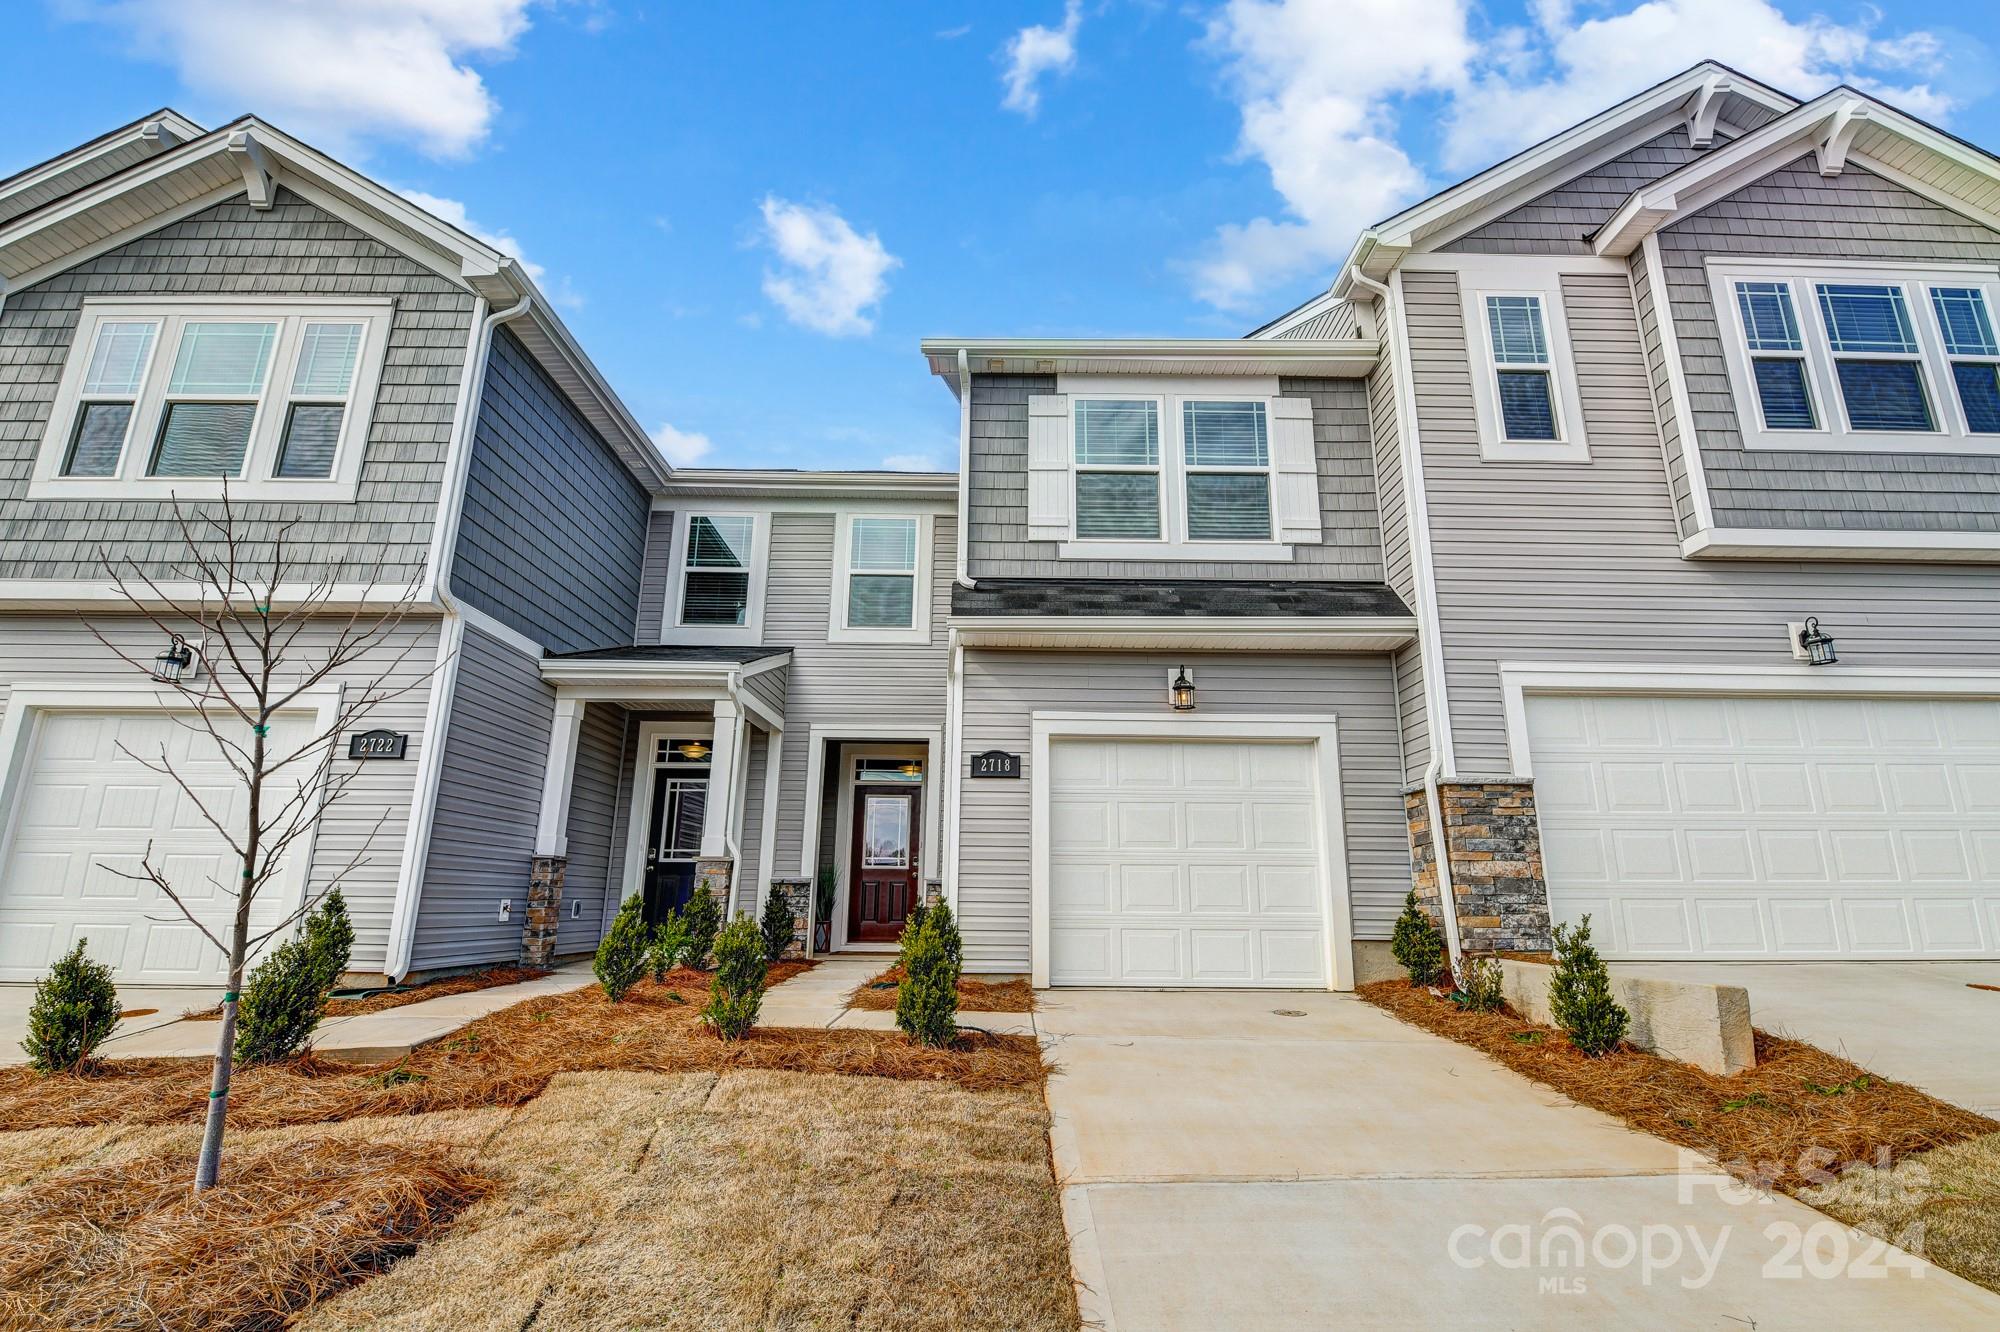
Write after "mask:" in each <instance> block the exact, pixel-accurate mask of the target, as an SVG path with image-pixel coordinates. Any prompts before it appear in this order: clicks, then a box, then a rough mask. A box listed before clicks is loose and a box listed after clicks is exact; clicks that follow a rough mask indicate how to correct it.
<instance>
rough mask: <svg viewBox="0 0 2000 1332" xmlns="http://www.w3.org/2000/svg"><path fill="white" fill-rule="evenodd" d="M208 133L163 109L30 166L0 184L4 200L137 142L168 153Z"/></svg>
mask: <svg viewBox="0 0 2000 1332" xmlns="http://www.w3.org/2000/svg"><path fill="white" fill-rule="evenodd" d="M206 133H208V131H207V130H205V129H203V128H202V127H201V126H199V125H197V124H195V123H194V122H193V121H192V120H189V119H188V118H187V117H185V116H183V115H181V114H180V113H179V112H178V111H175V110H173V109H172V108H171V107H162V108H161V109H160V110H159V111H158V112H157V113H155V114H153V115H150V116H147V117H146V118H145V119H143V120H135V121H133V122H132V123H131V124H130V125H127V126H125V127H123V128H122V129H116V130H113V131H112V132H111V133H109V134H105V135H102V136H100V137H98V138H95V139H92V140H91V141H90V142H88V143H85V144H79V145H78V146H77V147H75V148H72V149H70V150H69V151H68V152H66V153H63V154H62V155H61V156H59V157H52V158H50V159H49V160H48V161H46V162H42V163H39V164H37V165H35V166H31V167H29V168H28V169H27V170H25V171H22V172H20V173H18V174H17V175H14V176H12V177H9V178H8V179H6V180H4V181H0V200H6V199H11V198H13V197H14V196H15V195H17V194H19V193H21V192H22V191H23V190H31V189H33V188H34V187H35V186H37V185H41V184H43V183H45V182H47V181H51V180H54V179H55V178H56V177H58V176H61V175H62V174H64V173H65V172H69V171H74V170H76V169H77V168H78V167H80V166H83V165H85V164H86V163H89V162H93V161H95V160H96V159H98V158H100V157H102V156H104V155H105V154H106V153H110V152H116V151H117V150H118V149H120V148H124V147H126V146H128V145H130V144H133V143H139V142H142V141H148V140H150V141H152V142H155V143H157V144H158V145H159V147H158V149H156V150H155V151H158V152H164V151H166V150H167V149H168V148H172V147H173V146H175V145H176V144H180V143H185V142H186V141H188V140H189V139H198V138H200V137H201V136H202V135H204V134H206Z"/></svg>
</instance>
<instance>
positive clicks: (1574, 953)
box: [1549, 916, 1632, 1059]
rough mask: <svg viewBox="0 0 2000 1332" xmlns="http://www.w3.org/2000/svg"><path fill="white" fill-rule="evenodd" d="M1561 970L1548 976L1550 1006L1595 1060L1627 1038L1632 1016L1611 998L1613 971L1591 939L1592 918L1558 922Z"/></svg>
mask: <svg viewBox="0 0 2000 1332" xmlns="http://www.w3.org/2000/svg"><path fill="white" fill-rule="evenodd" d="M1555 937H1556V969H1555V975H1554V976H1552V977H1550V978H1549V1008H1550V1009H1551V1010H1552V1011H1553V1012H1554V1014H1555V1019H1556V1025H1557V1026H1559V1027H1561V1028H1562V1029H1563V1030H1564V1031H1566V1032H1568V1033H1569V1043H1570V1044H1571V1045H1573V1046H1575V1047H1576V1048H1577V1049H1579V1050H1581V1051H1583V1053H1585V1054H1587V1055H1589V1056H1590V1057H1591V1058H1592V1059H1595V1058H1597V1057H1598V1056H1599V1055H1606V1054H1610V1053H1611V1052H1612V1051H1613V1050H1616V1049H1617V1048H1618V1042H1620V1041H1622V1040H1624V1039H1625V1032H1626V1031H1627V1030H1628V1029H1629V1028H1630V1027H1631V1025H1632V1015H1631V1014H1630V1013H1627V1012H1626V1011H1625V1010H1624V1008H1622V1007H1621V1006H1620V1005H1619V1003H1618V1001H1617V1000H1616V999H1614V998H1612V997H1611V971H1610V969H1609V968H1608V967H1606V966H1605V965H1604V959H1603V958H1601V957H1599V956H1598V955H1597V949H1596V947H1595V946H1594V945H1592V943H1591V942H1590V917H1589V916H1585V917H1584V918H1583V919H1582V920H1581V921H1580V922H1578V923H1577V925H1576V926H1575V927H1574V928H1571V927H1570V926H1568V925H1557V926H1556V928H1555Z"/></svg>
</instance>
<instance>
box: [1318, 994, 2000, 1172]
mask: <svg viewBox="0 0 2000 1332" xmlns="http://www.w3.org/2000/svg"><path fill="white" fill-rule="evenodd" d="M1357 993H1358V994H1359V995H1360V996H1361V998H1363V999H1366V1000H1367V1001H1368V1002H1369V1003H1371V1004H1374V1005H1375V1006H1376V1007H1378V1008H1382V1009H1385V1010H1386V1011H1388V1012H1389V1013H1390V1014H1392V1015H1393V1016H1395V1017H1398V1018H1401V1019H1402V1020H1403V1021H1405V1022H1408V1023H1410V1024H1411V1025H1413V1026H1418V1027H1422V1028H1423V1029H1424V1030H1426V1031H1429V1032H1433V1033H1435V1034H1437V1035H1439V1036H1443V1037H1446V1038H1448V1039H1450V1040H1454V1041H1457V1042H1459V1043H1460V1044H1462V1045H1469V1046H1471V1047H1472V1048H1473V1049H1475V1050H1479V1051H1482V1052H1483V1053H1485V1054H1488V1055H1491V1056H1492V1057H1493V1058H1495V1059H1497V1060H1499V1061H1500V1062H1501V1063H1503V1064H1505V1065H1506V1066H1507V1067H1508V1068H1511V1069H1513V1070H1514V1071H1515V1072H1516V1073H1520V1074H1523V1075H1525V1076H1527V1077H1530V1078H1533V1079H1534V1080H1535V1081H1537V1082H1540V1083H1543V1084H1545V1085H1547V1086H1550V1087H1553V1088H1555V1089H1556V1090H1557V1091H1559V1092H1561V1093H1562V1094H1563V1095H1565V1096H1567V1097H1569V1098H1570V1099H1571V1100H1572V1101H1576V1102H1578V1103H1579V1104H1582V1105H1587V1106H1591V1107H1593V1108H1595V1109H1598V1110H1602V1111H1604V1112H1605V1113H1607V1114H1610V1115H1613V1116H1616V1117H1617V1118H1619V1119H1622V1120H1624V1121H1625V1122H1626V1123H1627V1124H1629V1125H1631V1126H1632V1127H1633V1128H1636V1129H1639V1130H1641V1131H1642V1132H1646V1133H1651V1134H1653V1135H1654V1136H1655V1137H1660V1138H1665V1139H1666V1140H1667V1141H1668V1142H1672V1143H1678V1144H1679V1145H1681V1146H1683V1147H1688V1148H1691V1149H1693V1150H1695V1151H1698V1152H1703V1153H1705V1154H1707V1155H1709V1156H1712V1157H1714V1158H1715V1159H1716V1161H1717V1162H1719V1163H1720V1164H1721V1165H1722V1167H1723V1168H1724V1169H1725V1170H1728V1171H1729V1172H1730V1173H1731V1174H1734V1175H1736V1176H1737V1177H1738V1178H1741V1179H1744V1180H1747V1181H1749V1182H1751V1183H1754V1184H1756V1185H1758V1186H1759V1187H1763V1188H1776V1189H1780V1190H1782V1191H1784V1192H1786V1193H1798V1192H1801V1191H1802V1190H1804V1189H1805V1188H1807V1187H1809V1186H1811V1185H1812V1184H1814V1183H1816V1182H1823V1180H1824V1179H1825V1178H1826V1177H1827V1176H1829V1175H1838V1174H1840V1173H1841V1172H1842V1171H1843V1170H1844V1169H1847V1168H1848V1167H1850V1166H1852V1165H1863V1166H1873V1165H1876V1164H1878V1163H1880V1162H1882V1161H1884V1160H1886V1161H1888V1162H1891V1163H1893V1162H1896V1161H1901V1160H1902V1159H1904V1158H1905V1157H1908V1156H1913V1155H1915V1154H1916V1153H1918V1152H1924V1151H1929V1150H1930V1149H1932V1148H1934V1147H1943V1146H1946V1145H1947V1144H1950V1143H1955V1142H1962V1141H1964V1140H1966V1139H1968V1138H1975V1137H1978V1136H1980V1135H1981V1134H1987V1133H1992V1132H1994V1131H1996V1130H2000V1123H1995V1122H1994V1121H1993V1120H1990V1119H1988V1118H1986V1117H1985V1116H1983V1115H1976V1114H1974V1113H1972V1111H1970V1110H1961V1109H1960V1108H1959V1107H1957V1106H1955V1105H1948V1104H1946V1103H1945V1102H1943V1101H1940V1100H1938V1099H1937V1098H1935V1097H1933V1096H1928V1095H1926V1094H1925V1093H1923V1092H1921V1091H1918V1090H1917V1089H1916V1088H1914V1087H1908V1086H1905V1085H1903V1084H1902V1083H1900V1082H1891V1081H1889V1080H1888V1079H1887V1078H1884V1077H1881V1076H1879V1075H1877V1074H1874V1073H1871V1072H1869V1071H1868V1070H1867V1069H1865V1068H1862V1067H1861V1066H1860V1065H1858V1064H1851V1063H1849V1062H1848V1061H1847V1060H1845V1059H1841V1058H1838V1057H1836V1056H1834V1055H1830V1054H1828V1053H1827V1052H1826V1051H1824V1050H1821V1049H1819V1048H1817V1047H1815V1046H1811V1045H1806V1044H1804V1043H1803V1042H1800V1041H1792V1040H1786V1039H1785V1038H1783V1037H1781V1036H1773V1035H1771V1034H1770V1033H1769V1032H1765V1031H1759V1032H1757V1033H1756V1040H1757V1066H1756V1067H1755V1068H1753V1069H1749V1070H1746V1071H1744V1072H1742V1073H1738V1074H1736V1075H1735V1076H1734V1077H1723V1076H1721V1075H1719V1074H1715V1073H1708V1072H1705V1071H1703V1070H1702V1069H1699V1068H1696V1067H1695V1066H1694V1065H1692V1064H1683V1063H1681V1062H1680V1061H1679V1060H1675V1059H1666V1058H1662V1057H1661V1056H1659V1055H1654V1054H1647V1053H1645V1052H1644V1051H1641V1050H1636V1049H1634V1048H1632V1047H1631V1046H1629V1045H1627V1046H1622V1047H1620V1048H1619V1050H1617V1051H1616V1052H1615V1053H1613V1054H1609V1055H1605V1056H1603V1057H1602V1058H1599V1059H1591V1058H1588V1057H1586V1056H1585V1055H1583V1054H1581V1053H1579V1052H1578V1051H1577V1050H1575V1049H1573V1048H1572V1047H1571V1046H1570V1044H1569V1041H1568V1038H1567V1037H1565V1036H1564V1035H1563V1034H1562V1032H1560V1031H1558V1030H1556V1029H1555V1028H1553V1027H1542V1026H1537V1025H1535V1024H1533V1023H1529V1022H1524V1021H1522V1020H1521V1019H1519V1018H1517V1017H1514V1016H1513V1015H1511V1014H1510V1013H1506V1012H1500V1013H1474V1012H1470V1011H1468V1010H1466V1009H1463V1008H1460V1007H1459V1006H1458V1005H1457V1004H1455V1003H1453V1002H1451V1001H1450V1000H1449V999H1445V998H1442V997H1440V996H1438V995H1434V994H1432V993H1431V992H1430V991H1429V990H1428V989H1417V988H1414V987H1412V986H1410V985H1408V984H1407V983H1405V982H1403V981H1396V980H1389V981H1377V982H1375V983H1373V984H1370V985H1363V986H1361V987H1359V989H1358V991H1357ZM1808 1176H1812V1177H1811V1178H1809V1177H1808Z"/></svg>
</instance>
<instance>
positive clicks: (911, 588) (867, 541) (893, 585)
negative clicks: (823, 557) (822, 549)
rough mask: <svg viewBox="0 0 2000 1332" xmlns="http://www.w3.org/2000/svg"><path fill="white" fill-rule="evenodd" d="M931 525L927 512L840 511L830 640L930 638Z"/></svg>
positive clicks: (835, 538)
mask: <svg viewBox="0 0 2000 1332" xmlns="http://www.w3.org/2000/svg"><path fill="white" fill-rule="evenodd" d="M930 529H931V518H930V515H928V514H855V513H844V514H842V515H840V518H839V521H838V522H837V523H836V524H835V530H834V570H833V605H832V608H831V613H830V617H829V620H828V629H827V638H828V639H829V641H833V642H843V641H845V642H874V643H922V642H928V641H930V576H929V569H928V567H927V565H928V553H929V550H930Z"/></svg>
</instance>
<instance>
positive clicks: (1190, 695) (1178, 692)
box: [1167, 666, 1194, 712]
mask: <svg viewBox="0 0 2000 1332" xmlns="http://www.w3.org/2000/svg"><path fill="white" fill-rule="evenodd" d="M1167 702H1168V704H1169V705H1170V706H1172V708H1173V710H1174V711H1175V712H1193V711H1194V675H1193V673H1192V672H1190V671H1189V670H1188V668H1187V667H1185V666H1183V667H1181V668H1180V670H1179V671H1177V672H1175V674H1174V677H1173V679H1171V680H1169V681H1168V682H1167Z"/></svg>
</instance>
